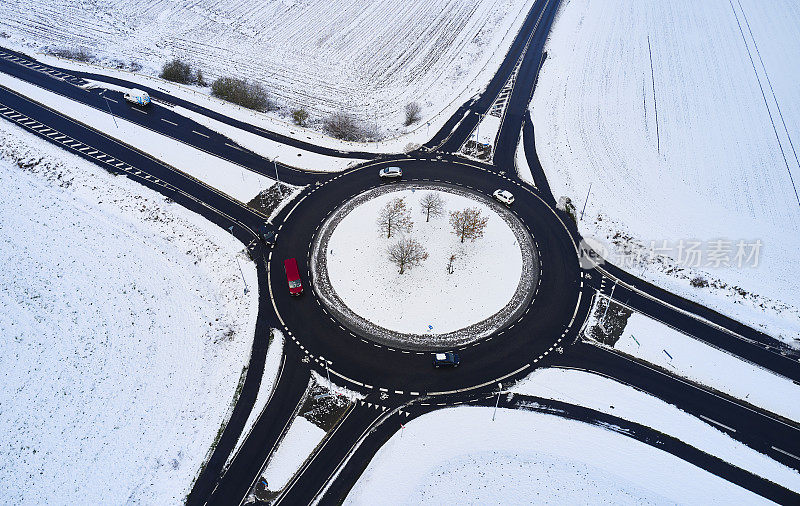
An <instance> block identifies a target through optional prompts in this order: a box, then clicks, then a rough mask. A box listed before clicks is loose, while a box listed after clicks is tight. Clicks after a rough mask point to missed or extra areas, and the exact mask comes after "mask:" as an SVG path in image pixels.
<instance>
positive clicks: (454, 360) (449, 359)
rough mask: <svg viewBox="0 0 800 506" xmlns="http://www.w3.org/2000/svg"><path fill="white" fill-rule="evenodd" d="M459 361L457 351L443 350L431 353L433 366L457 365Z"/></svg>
mask: <svg viewBox="0 0 800 506" xmlns="http://www.w3.org/2000/svg"><path fill="white" fill-rule="evenodd" d="M460 363H461V359H460V358H459V356H458V353H456V352H454V351H443V352H438V353H434V354H433V367H435V368H437V369H438V368H440V367H458V364H460Z"/></svg>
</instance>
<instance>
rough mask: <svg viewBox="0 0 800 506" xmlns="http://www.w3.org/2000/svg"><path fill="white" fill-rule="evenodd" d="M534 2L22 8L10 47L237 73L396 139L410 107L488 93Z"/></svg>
mask: <svg viewBox="0 0 800 506" xmlns="http://www.w3.org/2000/svg"><path fill="white" fill-rule="evenodd" d="M532 4H533V1H532V0H518V1H513V2H509V1H505V0H443V1H435V0H425V1H420V2H408V1H406V0H379V1H374V0H336V1H329V0H328V1H324V0H304V1H295V0H291V1H287V0H257V1H255V2H244V1H233V2H230V1H219V0H202V1H200V2H197V1H190V0H179V1H169V0H134V1H133V2H131V1H128V2H119V1H112V2H103V3H98V2H94V3H89V4H86V3H75V2H72V1H70V0H33V1H24V2H23V1H21V0H12V1H10V2H3V3H2V4H0V17H2V19H3V23H2V26H0V28H2V32H4V33H5V34H6V36H7V38H6V39H5V41H4V42H3V43H4V44H9V45H13V46H15V47H23V48H27V50H28V51H30V50H38V49H42V48H44V47H45V46H49V47H53V48H76V47H83V48H86V49H88V50H89V51H90V52H92V53H94V55H95V56H96V57H98V58H99V59H100V60H102V61H104V62H106V63H108V64H112V65H129V64H130V62H133V61H135V62H138V63H139V64H141V65H143V70H142V72H146V73H150V74H157V73H158V72H159V71H160V69H161V65H162V64H163V63H164V62H165V61H167V60H168V59H170V58H172V57H180V58H183V59H185V60H187V61H189V62H191V63H193V64H195V65H197V66H198V67H199V68H200V69H202V70H203V72H204V74H205V77H206V80H209V81H210V80H212V79H214V78H216V77H219V76H222V75H233V76H234V77H241V78H248V79H253V80H256V81H260V82H262V83H263V84H264V85H265V87H266V88H267V89H268V90H269V92H270V94H271V95H272V97H273V98H274V99H275V100H276V102H277V103H278V104H279V105H281V106H282V107H283V108H284V111H282V113H283V114H284V115H285V114H287V113H288V111H289V110H290V109H294V108H298V107H305V108H306V109H307V110H308V111H309V112H310V113H311V116H312V120H318V119H319V118H321V117H324V116H325V115H327V114H329V113H330V112H331V111H335V110H347V111H350V112H352V113H353V114H355V115H356V116H358V117H359V118H360V119H362V120H364V121H366V122H368V123H370V124H377V125H378V127H379V128H380V129H381V131H382V133H383V134H384V135H386V134H389V135H394V134H398V133H402V132H404V131H406V129H405V127H403V126H402V123H403V119H404V113H403V110H404V107H405V104H406V103H408V102H413V101H416V102H418V103H419V104H420V105H421V106H422V107H423V117H424V118H430V117H432V116H434V115H436V114H437V113H439V112H440V111H441V110H442V109H444V108H446V107H448V108H449V109H451V110H454V109H455V108H457V107H458V105H460V104H461V103H463V102H464V100H465V99H466V98H468V97H469V96H471V95H473V94H474V93H476V92H477V91H479V90H480V89H482V88H483V87H484V86H485V85H486V83H487V82H488V81H489V79H490V78H491V76H492V74H493V73H494V71H495V70H496V67H497V65H498V64H499V62H500V61H501V60H502V58H503V56H504V55H505V52H506V50H507V49H508V47H509V46H510V44H511V41H512V40H513V37H514V36H515V35H516V32H517V31H518V29H519V27H520V26H521V24H522V22H523V20H524V17H525V15H526V14H527V12H528V10H529V8H530V6H531V5H532ZM132 13H135V14H133V15H132ZM0 42H2V40H0ZM449 104H450V105H449ZM449 115H450V112H449V111H448V112H445V113H444V114H443V115H441V116H440V118H441V119H442V121H444V119H446V118H447V117H448V116H449ZM425 122H426V120H423V121H422V122H420V123H419V124H417V125H414V126H413V127H419V126H420V125H424V123H425ZM413 127H412V128H413ZM422 131H423V132H424V131H425V128H424V127H423V128H422ZM432 131H433V130H432Z"/></svg>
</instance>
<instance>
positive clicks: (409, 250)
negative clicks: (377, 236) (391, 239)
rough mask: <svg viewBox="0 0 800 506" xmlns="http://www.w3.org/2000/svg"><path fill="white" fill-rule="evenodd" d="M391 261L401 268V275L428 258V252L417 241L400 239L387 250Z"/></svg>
mask: <svg viewBox="0 0 800 506" xmlns="http://www.w3.org/2000/svg"><path fill="white" fill-rule="evenodd" d="M386 252H387V253H388V255H389V260H391V262H392V263H393V264H395V265H396V266H397V267H399V268H400V274H403V272H405V270H406V268H408V269H410V268H411V267H413V266H415V265H419V264H420V263H422V261H423V260H426V259H427V258H428V252H427V251H425V248H424V247H423V246H422V244H420V243H419V241H417V240H416V239H400V240H399V241H397V242H396V243H394V244H392V245H391V246H389V247H388V248H387V249H386Z"/></svg>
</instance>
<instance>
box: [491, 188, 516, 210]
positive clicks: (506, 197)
mask: <svg viewBox="0 0 800 506" xmlns="http://www.w3.org/2000/svg"><path fill="white" fill-rule="evenodd" d="M492 197H494V198H495V199H497V201H498V202H502V203H503V204H505V205H507V206H510V205H511V204H513V203H514V195H513V194H512V193H511V192H510V191H508V190H495V191H494V193H492Z"/></svg>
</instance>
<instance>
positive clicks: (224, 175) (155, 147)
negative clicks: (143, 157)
mask: <svg viewBox="0 0 800 506" xmlns="http://www.w3.org/2000/svg"><path fill="white" fill-rule="evenodd" d="M0 84H2V85H3V86H7V87H8V88H10V89H12V90H14V91H17V92H19V93H20V94H22V95H24V96H26V97H28V98H30V99H31V100H35V101H37V102H39V103H41V104H44V105H46V106H48V107H50V108H52V109H55V110H57V111H59V112H61V113H62V114H64V115H66V116H68V117H70V118H72V119H75V120H76V121H79V122H81V123H83V124H85V125H87V126H89V127H91V128H94V129H95V130H98V131H100V132H103V134H105V135H106V136H108V137H110V138H113V139H117V140H120V141H122V142H124V143H125V144H128V145H130V146H133V147H134V148H136V149H139V150H141V151H144V152H145V153H148V154H149V155H151V156H153V157H154V158H156V159H158V160H161V161H162V162H164V163H166V164H168V165H171V166H172V167H175V168H176V169H178V170H180V171H182V172H184V173H186V174H189V175H190V176H192V177H194V178H195V179H199V180H200V181H202V182H204V183H206V184H207V185H209V186H212V187H214V188H216V189H217V190H219V191H221V192H222V193H225V194H227V195H229V196H231V197H233V198H234V199H237V200H239V201H241V202H249V201H250V200H252V199H253V198H254V197H255V196H256V195H258V194H259V192H260V191H261V190H264V189H266V188H269V187H270V186H272V184H273V183H274V182H275V181H274V180H273V179H270V178H268V177H264V176H262V175H261V174H257V173H255V172H252V171H249V170H247V169H245V168H244V167H242V166H240V165H236V164H234V163H231V162H229V161H227V160H223V159H222V158H219V157H217V156H214V155H211V154H209V153H207V152H205V151H201V150H199V149H197V148H194V147H191V146H189V145H188V144H184V143H182V142H179V141H177V140H174V139H171V138H169V137H166V136H164V135H161V134H159V133H156V132H154V131H153V130H150V129H148V128H145V127H143V126H140V125H137V124H135V123H131V122H130V121H127V120H124V119H122V118H118V117H112V115H111V114H110V113H107V112H103V111H99V110H97V109H95V108H94V107H90V106H88V105H85V104H82V103H80V102H76V101H74V100H71V99H69V98H67V97H64V96H62V95H59V94H57V93H53V92H51V91H48V90H45V89H44V88H40V87H38V86H36V85H33V84H30V83H28V82H27V81H23V80H21V79H17V78H15V77H12V76H10V75H8V74H3V73H0ZM151 107H161V106H159V105H156V104H152V105H151ZM65 133H66V134H69V132H65Z"/></svg>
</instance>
